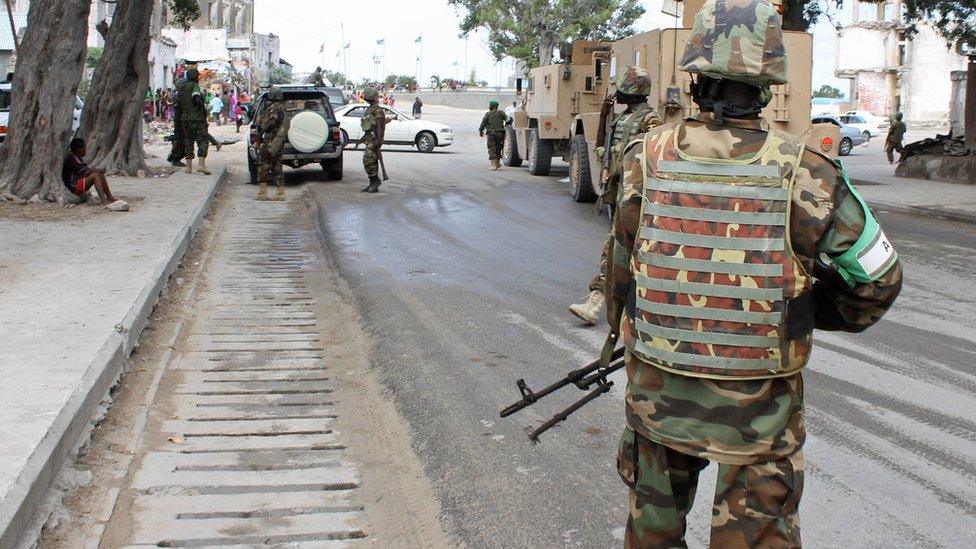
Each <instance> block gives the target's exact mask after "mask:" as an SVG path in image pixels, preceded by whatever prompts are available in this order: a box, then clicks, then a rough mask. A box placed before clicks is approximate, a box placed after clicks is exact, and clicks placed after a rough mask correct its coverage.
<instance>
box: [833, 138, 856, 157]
mask: <svg viewBox="0 0 976 549" xmlns="http://www.w3.org/2000/svg"><path fill="white" fill-rule="evenodd" d="M853 148H854V142H853V141H851V138H850V137H845V138H843V139H841V140H840V146H839V148H838V150H837V153H838V154H839V155H840V156H847V155H849V154H851V149H853Z"/></svg>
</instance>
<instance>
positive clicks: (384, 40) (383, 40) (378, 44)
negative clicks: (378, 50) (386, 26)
mask: <svg viewBox="0 0 976 549" xmlns="http://www.w3.org/2000/svg"><path fill="white" fill-rule="evenodd" d="M385 43H386V38H380V39H379V40H377V41H376V45H377V46H382V45H383V44H385Z"/></svg>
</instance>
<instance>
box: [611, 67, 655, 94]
mask: <svg viewBox="0 0 976 549" xmlns="http://www.w3.org/2000/svg"><path fill="white" fill-rule="evenodd" d="M617 93H622V94H626V95H651V79H650V78H648V77H647V72H645V71H644V69H641V68H638V67H630V66H627V67H624V70H622V71H620V74H618V75H617Z"/></svg>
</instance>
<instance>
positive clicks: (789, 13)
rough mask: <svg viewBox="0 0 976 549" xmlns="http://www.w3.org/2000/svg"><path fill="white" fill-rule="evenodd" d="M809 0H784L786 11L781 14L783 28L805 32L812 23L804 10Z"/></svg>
mask: <svg viewBox="0 0 976 549" xmlns="http://www.w3.org/2000/svg"><path fill="white" fill-rule="evenodd" d="M809 1H810V0H784V6H785V7H786V12H785V13H784V14H783V30H787V31H803V32H806V31H807V30H809V29H810V26H811V25H812V24H813V23H814V21H811V20H810V19H809V17H808V16H809V14H808V13H807V11H806V7H807V4H808V3H809Z"/></svg>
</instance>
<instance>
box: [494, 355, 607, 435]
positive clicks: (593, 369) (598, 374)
mask: <svg viewBox="0 0 976 549" xmlns="http://www.w3.org/2000/svg"><path fill="white" fill-rule="evenodd" d="M623 356H624V349H623V348H622V347H621V348H619V349H617V350H616V351H614V352H613V354H611V355H610V359H609V360H608V361H607V366H601V363H602V360H600V359H598V360H594V361H593V362H591V363H590V364H588V365H586V366H584V367H582V368H580V369H578V370H573V371H571V372H569V373H568V374H566V376H565V377H563V378H562V379H560V380H559V381H557V382H555V383H553V384H552V385H549V386H546V387H544V388H542V389H540V390H539V391H533V390H532V389H530V388H529V386H528V385H527V384H526V383H525V380H524V379H520V380H518V381H516V382H515V386H516V387H518V390H519V392H520V393H522V400H519V401H518V402H516V403H515V404H512V405H511V406H507V407H506V408H505V409H503V410H502V411H501V412H499V413H498V415H499V417H508V416H510V415H512V414H514V413H515V412H518V411H519V410H522V409H524V408H527V407H529V406H531V405H533V404H535V403H536V402H538V401H539V399H541V398H543V397H545V396H547V395H549V394H551V393H554V392H556V391H558V390H559V389H562V388H563V387H566V386H568V385H575V386H576V387H577V388H578V389H579V390H580V391H589V392H588V393H587V394H586V395H585V396H584V397H583V398H581V399H579V400H577V401H576V402H574V403H573V404H572V405H570V406H569V407H568V408H566V409H565V410H563V411H561V412H559V413H557V414H556V415H554V416H552V418H550V419H549V420H548V421H546V422H545V423H543V424H542V425H540V426H538V427H536V428H535V429H533V428H531V427H526V428H525V433H526V434H527V435H529V440H531V441H532V442H534V443H538V442H539V435H541V434H542V433H545V432H546V431H548V430H549V429H552V428H553V427H555V426H556V425H558V424H560V423H562V422H563V421H565V420H566V419H567V418H568V417H569V416H570V415H571V414H573V413H574V412H575V411H576V410H579V409H580V408H582V407H583V406H586V405H587V404H588V403H589V402H590V401H592V400H594V399H596V398H597V397H599V396H600V395H602V394H605V393H607V392H609V391H610V388H611V387H613V382H612V381H610V380H609V379H607V376H609V375H610V374H612V373H613V372H616V371H617V370H619V369H621V368H623V367H624V361H623V360H622V358H623ZM614 361H616V362H614ZM593 385H596V388H595V389H592V390H590V388H591V387H592V386H593Z"/></svg>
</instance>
